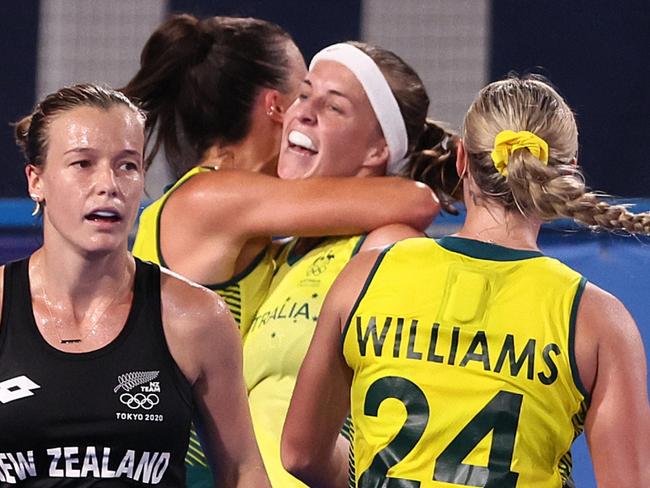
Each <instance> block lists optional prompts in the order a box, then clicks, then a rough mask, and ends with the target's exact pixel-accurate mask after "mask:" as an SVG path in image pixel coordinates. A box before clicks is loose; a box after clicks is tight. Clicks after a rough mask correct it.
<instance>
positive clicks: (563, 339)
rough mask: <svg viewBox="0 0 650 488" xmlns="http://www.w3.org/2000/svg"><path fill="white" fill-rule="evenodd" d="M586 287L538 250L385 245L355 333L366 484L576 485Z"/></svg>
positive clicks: (357, 420) (353, 364)
mask: <svg viewBox="0 0 650 488" xmlns="http://www.w3.org/2000/svg"><path fill="white" fill-rule="evenodd" d="M584 284H585V281H584V279H583V278H582V277H581V276H580V275H579V274H578V273H576V272H575V271H573V270H571V269H570V268H568V267H567V266H565V265H563V264H562V263H560V262H559V261H557V260H555V259H552V258H549V257H546V256H544V255H542V254H541V253H539V252H535V251H523V250H514V249H509V248H505V247H501V246H497V245H493V244H487V243H483V242H479V241H474V240H470V239H463V238H456V237H445V238H442V239H440V240H439V241H435V240H433V239H427V238H416V239H407V240H405V241H402V242H398V243H397V244H395V245H394V246H392V247H390V248H388V249H387V250H386V251H384V252H383V253H382V254H381V255H380V257H379V258H378V260H377V262H376V264H375V266H374V268H373V270H372V271H371V273H370V275H369V277H368V279H367V282H366V285H365V287H364V290H363V291H362V292H361V294H360V296H359V298H358V299H357V302H356V304H355V306H354V308H353V309H352V312H351V314H350V317H349V319H348V322H347V324H346V327H345V329H344V332H343V337H342V341H343V354H344V356H345V359H346V361H347V363H348V365H349V366H350V368H351V369H352V370H353V371H354V377H353V381H352V387H351V412H352V420H353V422H354V426H355V437H354V452H355V463H356V473H357V474H356V476H357V486H358V487H359V488H379V487H383V486H390V487H393V486H394V487H408V488H415V487H420V488H460V487H468V486H471V487H477V486H478V487H485V488H560V487H562V486H567V487H568V486H572V485H573V482H572V480H571V458H570V452H569V449H570V447H571V444H572V442H573V440H574V438H575V437H576V436H577V435H578V434H579V433H580V432H581V430H582V425H583V422H584V416H585V413H586V405H587V401H586V400H587V393H586V392H585V391H584V388H583V387H582V384H581V383H580V380H579V377H578V375H577V369H576V367H575V361H574V357H573V337H574V322H575V316H576V312H577V306H578V303H579V300H580V296H581V293H582V290H583V288H584ZM386 478H389V479H390V481H388V484H385V483H386V481H385V480H386Z"/></svg>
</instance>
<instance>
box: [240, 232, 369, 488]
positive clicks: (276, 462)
mask: <svg viewBox="0 0 650 488" xmlns="http://www.w3.org/2000/svg"><path fill="white" fill-rule="evenodd" d="M362 240H363V239H362V237H360V236H355V237H339V238H328V239H326V240H324V241H323V242H322V243H321V244H320V245H318V246H317V247H316V248H315V249H312V250H311V251H309V252H308V253H307V254H305V255H304V256H296V255H295V254H294V253H293V247H294V244H295V243H290V244H288V245H287V246H286V247H285V248H284V249H283V251H282V252H281V254H280V255H279V256H278V258H277V264H278V270H277V272H276V274H275V276H274V277H273V281H272V283H271V288H270V290H269V294H268V296H267V298H266V300H265V301H264V303H263V304H262V306H261V307H260V309H259V310H258V311H257V314H256V315H255V318H254V319H253V322H252V324H251V327H250V330H249V332H248V335H247V336H246V340H245V342H244V379H245V380H246V385H247V387H248V399H249V405H250V408H251V415H252V418H253V427H254V428H255V436H256V438H257V443H258V445H259V447H260V450H261V452H262V458H263V459H264V464H265V467H266V470H267V472H268V474H269V478H270V479H271V484H272V486H274V487H278V488H289V487H304V486H305V485H304V484H302V483H301V482H300V481H298V480H297V479H296V478H294V477H293V476H291V475H290V474H289V473H287V472H286V471H285V470H284V468H283V467H282V463H281V460H280V438H281V435H282V427H283V425H284V420H285V417H286V414H287V410H288V408H289V402H290V400H291V395H292V394H293V389H294V386H295V384H296V378H297V376H298V371H299V370H300V366H301V364H302V361H303V359H304V357H305V355H306V353H307V349H308V347H309V343H310V342H311V338H312V336H313V334H314V330H315V327H316V322H317V320H318V316H319V315H320V310H321V306H322V304H323V300H324V299H325V295H326V294H327V292H328V290H329V289H330V287H331V286H332V283H333V282H334V280H335V279H336V277H337V276H338V274H339V273H340V272H341V270H342V269H343V267H344V266H345V265H346V264H347V262H348V261H349V260H350V258H351V257H352V256H353V255H354V254H355V253H356V251H357V250H358V248H359V247H360V245H361V243H362Z"/></svg>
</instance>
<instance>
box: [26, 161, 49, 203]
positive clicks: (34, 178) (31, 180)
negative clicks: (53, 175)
mask: <svg viewBox="0 0 650 488" xmlns="http://www.w3.org/2000/svg"><path fill="white" fill-rule="evenodd" d="M41 173H42V170H41V169H40V168H39V167H37V166H34V165H33V164H28V165H27V166H25V176H26V177H27V190H28V192H29V196H30V197H31V198H32V199H34V198H35V197H36V198H37V199H38V200H44V199H45V197H44V196H43V179H42V178H41Z"/></svg>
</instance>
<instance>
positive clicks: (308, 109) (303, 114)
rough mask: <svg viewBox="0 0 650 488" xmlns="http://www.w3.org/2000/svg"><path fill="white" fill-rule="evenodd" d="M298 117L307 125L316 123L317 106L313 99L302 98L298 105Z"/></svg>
mask: <svg viewBox="0 0 650 488" xmlns="http://www.w3.org/2000/svg"><path fill="white" fill-rule="evenodd" d="M296 110H297V113H296V118H297V119H298V120H299V121H300V122H301V123H303V124H305V125H313V124H315V123H316V108H315V107H314V102H312V101H311V99H308V100H302V101H301V102H300V103H299V104H298V105H297V107H296Z"/></svg>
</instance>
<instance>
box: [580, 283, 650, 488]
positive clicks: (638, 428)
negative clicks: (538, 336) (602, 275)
mask: <svg viewBox="0 0 650 488" xmlns="http://www.w3.org/2000/svg"><path fill="white" fill-rule="evenodd" d="M576 360H577V362H578V369H579V371H580V376H581V378H582V381H583V383H584V385H585V387H586V388H587V389H588V390H590V391H591V404H590V407H589V410H588V413H587V418H586V421H585V433H586V435H587V441H588V444H589V450H590V452H591V457H592V460H593V465H594V471H595V475H596V480H597V482H598V486H599V488H614V487H621V486H626V487H628V486H629V487H641V486H646V485H647V483H648V479H650V463H648V459H650V406H649V404H648V391H647V368H646V360H645V354H644V351H643V343H642V341H641V337H640V335H639V331H638V329H637V327H636V324H635V322H634V319H633V318H632V317H631V316H630V314H629V313H628V311H627V310H626V309H625V307H624V306H623V304H622V303H621V302H620V301H619V300H618V299H616V298H615V297H613V296H612V295H610V294H608V293H606V292H604V291H603V290H600V289H599V288H597V287H595V286H593V285H587V288H586V289H585V292H584V294H583V297H582V300H581V303H580V308H579V310H578V316H577V323H576Z"/></svg>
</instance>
